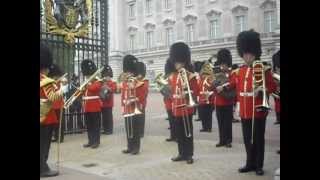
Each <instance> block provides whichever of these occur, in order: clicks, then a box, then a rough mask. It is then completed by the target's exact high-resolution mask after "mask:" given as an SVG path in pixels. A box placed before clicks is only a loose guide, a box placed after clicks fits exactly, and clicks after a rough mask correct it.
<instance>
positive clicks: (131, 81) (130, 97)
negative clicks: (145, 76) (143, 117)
mask: <svg viewBox="0 0 320 180" xmlns="http://www.w3.org/2000/svg"><path fill="white" fill-rule="evenodd" d="M123 80H125V81H126V82H127V83H128V89H126V91H125V92H124V96H125V97H124V99H125V101H126V102H125V103H124V110H125V112H126V108H128V107H127V106H128V105H131V103H134V111H133V112H132V113H130V112H129V113H127V114H124V115H123V117H124V118H127V124H126V126H127V131H128V132H127V136H128V138H133V116H135V115H139V114H142V112H141V111H140V110H139V108H138V104H137V97H136V88H137V87H139V86H141V85H142V84H143V81H138V80H137V78H135V77H133V76H132V75H127V76H126V78H125V79H123ZM130 85H133V88H130Z"/></svg>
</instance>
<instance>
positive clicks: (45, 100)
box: [40, 99, 49, 103]
mask: <svg viewBox="0 0 320 180" xmlns="http://www.w3.org/2000/svg"><path fill="white" fill-rule="evenodd" d="M48 101H49V100H48V99H40V102H42V103H45V102H48Z"/></svg>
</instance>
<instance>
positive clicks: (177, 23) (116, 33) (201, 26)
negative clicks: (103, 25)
mask: <svg viewBox="0 0 320 180" xmlns="http://www.w3.org/2000/svg"><path fill="white" fill-rule="evenodd" d="M109 1H110V3H109V4H110V33H111V39H110V40H111V47H110V65H111V67H112V68H113V69H114V73H115V74H119V73H118V72H117V71H121V64H122V62H121V61H122V57H123V56H124V55H125V54H128V53H132V52H130V51H128V50H129V34H130V33H134V34H135V35H136V43H135V48H136V49H138V50H139V49H145V48H146V45H145V39H146V31H147V30H150V29H153V30H154V41H153V45H154V46H156V47H162V48H159V49H162V50H154V49H153V50H147V49H145V50H144V51H143V52H134V53H133V54H134V55H135V56H137V57H138V58H139V59H140V60H141V61H143V62H145V63H146V65H147V69H148V70H155V71H156V73H159V72H162V71H163V66H164V63H165V60H166V58H167V57H168V49H166V48H163V47H164V46H165V40H166V33H165V28H166V27H167V26H166V25H165V24H164V21H165V20H166V19H170V22H171V21H172V22H173V23H172V24H171V25H170V26H171V27H173V31H174V32H173V34H174V41H185V39H186V37H185V35H186V23H188V22H193V23H194V25H195V26H194V27H195V37H194V40H195V41H206V40H208V38H209V20H208V16H207V13H208V12H209V11H211V10H214V11H217V12H220V13H221V14H220V20H221V37H222V38H228V37H233V38H235V37H236V35H237V34H235V20H234V18H235V17H234V16H235V14H234V13H233V10H234V9H235V8H236V7H238V6H240V7H245V8H247V9H248V10H247V18H248V19H247V23H248V26H247V28H248V29H250V28H253V29H255V30H256V31H258V32H261V33H263V30H264V24H263V23H264V19H263V9H262V8H261V6H262V4H264V3H269V2H271V3H273V2H274V3H276V6H277V8H276V12H277V19H278V20H277V22H278V24H279V25H280V21H279V18H280V14H279V13H280V10H279V9H280V8H279V7H280V0H193V1H192V6H188V7H186V6H185V4H184V2H185V1H184V0H172V2H171V9H169V10H166V9H165V8H164V3H163V0H153V1H152V3H153V4H152V15H150V16H147V15H146V14H145V0H109ZM130 3H135V15H136V16H135V18H129V15H128V12H129V11H128V6H129V4H130ZM240 9H241V8H240ZM188 15H189V17H188V18H186V16H188ZM185 18H186V19H187V20H186V19H185ZM147 24H148V25H147ZM146 25H147V26H146ZM129 27H133V29H134V31H131V32H130V31H129ZM279 32H280V31H276V34H278V35H276V36H274V37H268V38H265V39H264V40H263V43H262V44H263V45H262V46H263V56H262V57H261V58H262V60H265V61H270V60H271V56H272V53H274V52H275V51H276V50H277V49H279V48H280V35H279ZM201 44H202V45H201ZM223 47H226V48H229V49H230V50H231V51H232V55H233V58H234V63H240V62H241V61H240V58H239V57H238V55H237V52H236V49H235V41H225V42H224V43H211V44H210V43H209V44H208V43H202V42H201V43H198V45H194V46H192V60H201V61H202V60H207V59H208V58H209V57H210V56H211V55H212V54H215V53H216V51H217V50H219V49H220V48H223ZM157 49H158V48H157ZM118 61H120V62H118ZM152 61H153V63H151V62H152Z"/></svg>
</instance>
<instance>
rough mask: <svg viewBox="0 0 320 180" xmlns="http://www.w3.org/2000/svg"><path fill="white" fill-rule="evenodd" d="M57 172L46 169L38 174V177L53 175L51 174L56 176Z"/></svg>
mask: <svg viewBox="0 0 320 180" xmlns="http://www.w3.org/2000/svg"><path fill="white" fill-rule="evenodd" d="M58 175H59V172H58V171H53V170H48V171H45V172H43V173H41V174H40V177H53V176H58Z"/></svg>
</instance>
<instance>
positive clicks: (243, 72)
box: [230, 65, 276, 119]
mask: <svg viewBox="0 0 320 180" xmlns="http://www.w3.org/2000/svg"><path fill="white" fill-rule="evenodd" d="M265 78H266V83H265V84H266V88H267V96H268V95H269V94H270V93H272V92H275V91H276V84H275V82H274V81H273V78H272V74H271V71H270V70H267V71H265ZM252 79H253V77H252V68H251V67H248V66H246V65H244V66H242V67H240V69H239V72H238V73H237V75H236V78H232V79H231V82H230V86H231V88H234V87H235V88H236V90H237V93H238V101H239V103H240V117H241V118H242V119H252V115H253V92H252ZM261 102H262V98H261V97H260V96H257V97H255V104H261ZM267 115H268V112H267V111H260V112H258V111H257V109H255V112H254V116H255V117H256V118H264V117H266V116H267Z"/></svg>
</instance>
